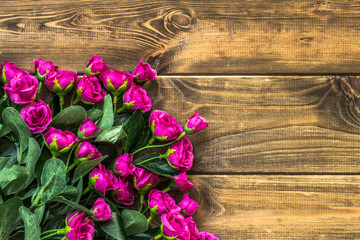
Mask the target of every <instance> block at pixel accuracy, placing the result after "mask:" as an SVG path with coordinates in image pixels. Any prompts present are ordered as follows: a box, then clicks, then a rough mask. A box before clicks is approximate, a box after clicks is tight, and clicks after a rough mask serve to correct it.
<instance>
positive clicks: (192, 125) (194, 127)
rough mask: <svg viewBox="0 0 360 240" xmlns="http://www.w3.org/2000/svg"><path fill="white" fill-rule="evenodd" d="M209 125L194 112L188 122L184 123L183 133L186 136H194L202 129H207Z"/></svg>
mask: <svg viewBox="0 0 360 240" xmlns="http://www.w3.org/2000/svg"><path fill="white" fill-rule="evenodd" d="M208 126H209V124H208V123H207V122H206V120H205V118H203V117H201V116H199V114H198V113H197V112H196V113H194V115H192V117H191V118H189V120H187V121H186V122H185V125H184V131H185V132H186V133H187V134H194V133H197V132H199V131H201V130H203V129H204V128H207V127H208Z"/></svg>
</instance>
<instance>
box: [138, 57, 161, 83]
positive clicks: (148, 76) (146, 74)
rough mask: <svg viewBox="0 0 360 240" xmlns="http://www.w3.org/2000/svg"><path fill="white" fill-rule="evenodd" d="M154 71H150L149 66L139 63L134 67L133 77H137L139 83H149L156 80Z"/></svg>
mask: <svg viewBox="0 0 360 240" xmlns="http://www.w3.org/2000/svg"><path fill="white" fill-rule="evenodd" d="M156 74H157V73H156V71H155V70H154V69H151V67H150V64H148V63H144V62H143V61H140V62H139V64H138V65H137V66H136V67H135V70H134V75H136V76H137V79H138V81H139V82H145V81H151V80H154V79H155V78H156Z"/></svg>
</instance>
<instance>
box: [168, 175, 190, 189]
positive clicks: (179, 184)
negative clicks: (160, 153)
mask: <svg viewBox="0 0 360 240" xmlns="http://www.w3.org/2000/svg"><path fill="white" fill-rule="evenodd" d="M170 187H171V189H172V190H177V191H186V190H189V189H192V188H194V185H193V184H192V183H191V182H190V181H189V180H188V179H187V177H186V171H182V172H180V174H178V175H176V176H174V177H173V181H172V182H171V183H170Z"/></svg>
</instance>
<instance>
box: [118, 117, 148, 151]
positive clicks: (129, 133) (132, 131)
mask: <svg viewBox="0 0 360 240" xmlns="http://www.w3.org/2000/svg"><path fill="white" fill-rule="evenodd" d="M143 126H144V118H143V116H142V114H141V112H140V111H139V110H136V111H135V112H134V113H133V115H132V116H131V117H130V118H129V119H128V121H127V122H126V123H125V127H124V130H125V133H126V137H125V138H124V139H123V148H124V151H125V152H126V153H130V152H131V150H132V149H133V147H135V145H136V143H137V141H138V140H139V138H140V136H141V134H142V130H143Z"/></svg>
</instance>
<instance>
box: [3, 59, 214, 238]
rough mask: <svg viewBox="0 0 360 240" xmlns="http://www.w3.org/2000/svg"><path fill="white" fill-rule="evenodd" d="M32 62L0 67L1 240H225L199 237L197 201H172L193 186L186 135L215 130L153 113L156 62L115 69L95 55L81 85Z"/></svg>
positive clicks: (195, 119)
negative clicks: (149, 85) (26, 66)
mask: <svg viewBox="0 0 360 240" xmlns="http://www.w3.org/2000/svg"><path fill="white" fill-rule="evenodd" d="M34 64H35V74H34V75H31V74H30V73H28V72H26V71H24V70H22V69H20V68H18V67H17V66H16V65H15V64H12V63H9V62H7V61H5V63H4V64H3V65H2V69H1V72H2V82H3V84H4V86H3V88H1V90H0V91H1V95H2V96H3V97H2V98H1V99H0V137H1V138H0V240H5V239H24V238H25V239H34V240H37V239H68V240H80V239H86V240H89V239H132V240H141V239H168V240H169V239H181V240H189V239H218V238H216V237H215V236H214V235H213V234H211V233H208V232H199V231H198V229H197V227H196V223H195V222H194V220H193V218H192V215H193V214H194V212H195V211H196V209H197V207H198V205H197V203H196V201H194V200H193V199H191V198H189V195H188V194H185V195H183V197H182V200H181V201H180V202H179V203H178V204H177V203H176V201H175V200H174V199H173V198H172V197H171V196H170V195H169V194H168V192H170V191H186V190H188V189H191V188H193V184H192V183H190V182H189V181H188V179H187V177H186V171H187V170H189V169H190V168H191V167H192V164H193V158H194V155H193V146H192V144H191V142H190V140H189V139H188V138H187V136H189V135H191V134H195V133H196V132H198V131H200V130H202V129H204V128H206V127H207V126H208V124H207V123H206V121H205V119H204V118H203V117H201V116H199V115H198V114H197V113H194V115H193V116H192V117H190V118H189V119H188V120H187V121H186V122H185V123H184V124H183V125H180V124H179V123H178V122H177V121H176V120H175V119H174V118H173V117H172V116H170V115H169V114H167V113H166V112H164V111H160V110H154V111H151V99H150V97H149V96H148V94H147V92H146V91H145V89H143V88H142V87H141V86H142V85H143V84H144V83H145V82H147V81H152V80H154V79H155V78H156V75H157V73H156V71H155V70H153V69H151V67H150V65H149V64H145V63H143V62H142V61H140V63H139V65H137V66H136V68H135V70H134V72H133V73H129V72H122V71H119V70H108V67H109V66H108V65H107V64H105V63H103V61H102V59H101V58H100V57H99V56H94V57H93V58H91V60H90V61H89V63H88V65H87V67H86V69H85V73H84V75H83V76H81V77H80V78H79V77H78V74H77V73H76V72H71V71H68V70H58V67H57V66H54V64H53V63H52V62H50V61H44V60H42V59H35V60H34ZM44 85H45V86H44ZM46 89H48V90H50V91H51V93H52V95H51V98H50V94H49V92H48V93H47V94H46V93H44V91H43V92H42V90H46ZM40 98H42V99H43V100H41V99H40ZM156 148H157V149H160V151H159V153H154V152H151V151H149V150H150V149H156ZM143 150H146V151H145V152H142V151H143ZM140 152H142V153H141V154H138V153H140ZM156 188H158V189H156ZM159 189H162V190H159Z"/></svg>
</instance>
